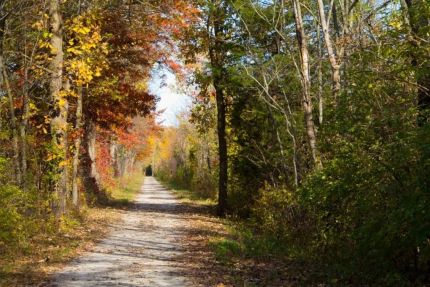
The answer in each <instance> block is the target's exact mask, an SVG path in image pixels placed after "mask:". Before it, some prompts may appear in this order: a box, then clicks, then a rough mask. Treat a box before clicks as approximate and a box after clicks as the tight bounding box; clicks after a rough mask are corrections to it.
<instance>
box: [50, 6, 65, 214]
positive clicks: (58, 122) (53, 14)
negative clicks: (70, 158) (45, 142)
mask: <svg viewBox="0 0 430 287" xmlns="http://www.w3.org/2000/svg"><path fill="white" fill-rule="evenodd" d="M60 6H61V4H60V1H59V0H50V1H49V19H50V29H51V34H52V37H51V54H52V60H51V65H50V69H51V79H50V84H49V88H50V95H51V99H52V101H53V103H54V113H55V116H54V117H53V118H52V120H51V136H52V144H53V147H54V151H52V152H54V153H58V155H57V154H56V156H58V157H59V163H58V167H57V170H56V173H57V174H58V175H59V179H58V180H54V194H55V196H56V197H57V198H56V200H55V201H56V202H54V204H53V209H54V212H55V214H56V215H57V216H61V215H62V214H64V212H65V208H66V197H67V167H66V154H65V153H66V151H67V146H66V129H67V104H68V103H67V99H66V98H65V97H64V96H63V95H61V90H62V86H63V66H64V56H63V20H62V15H61V7H60Z"/></svg>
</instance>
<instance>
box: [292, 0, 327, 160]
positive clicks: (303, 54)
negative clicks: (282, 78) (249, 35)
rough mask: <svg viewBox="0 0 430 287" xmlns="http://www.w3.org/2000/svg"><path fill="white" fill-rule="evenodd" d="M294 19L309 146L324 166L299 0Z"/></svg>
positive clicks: (295, 3) (313, 155) (295, 6)
mask: <svg viewBox="0 0 430 287" xmlns="http://www.w3.org/2000/svg"><path fill="white" fill-rule="evenodd" d="M293 6H294V19H295V23H296V36H297V42H298V45H299V49H300V63H301V65H300V69H301V71H300V76H301V83H302V90H303V91H302V105H303V111H304V114H305V124H306V134H307V136H308V140H309V146H310V149H311V153H312V159H313V162H314V164H315V166H316V167H317V168H321V167H322V163H321V159H320V158H319V154H318V150H317V138H316V134H315V124H314V119H313V115H312V109H313V108H312V100H311V81H310V74H309V51H308V42H307V38H306V34H305V31H304V27H303V19H302V12H301V7H300V1H299V0H293Z"/></svg>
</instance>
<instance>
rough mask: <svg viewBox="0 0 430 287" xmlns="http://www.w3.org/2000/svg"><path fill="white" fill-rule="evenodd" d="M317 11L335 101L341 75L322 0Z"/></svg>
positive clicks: (319, 0)
mask: <svg viewBox="0 0 430 287" xmlns="http://www.w3.org/2000/svg"><path fill="white" fill-rule="evenodd" d="M318 12H319V15H320V23H321V27H322V30H323V35H324V42H325V46H326V48H327V51H328V58H329V61H330V66H331V70H332V73H331V75H332V81H333V98H334V100H335V101H337V98H338V96H339V93H340V89H341V77H340V62H339V61H338V59H337V58H336V54H335V51H334V48H333V43H332V41H331V37H330V33H329V30H328V24H327V20H326V16H325V12H324V3H323V1H322V0H318Z"/></svg>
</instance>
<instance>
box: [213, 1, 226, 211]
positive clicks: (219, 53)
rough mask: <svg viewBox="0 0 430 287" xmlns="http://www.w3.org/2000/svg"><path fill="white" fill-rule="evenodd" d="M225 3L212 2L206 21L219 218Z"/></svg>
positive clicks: (223, 190)
mask: <svg viewBox="0 0 430 287" xmlns="http://www.w3.org/2000/svg"><path fill="white" fill-rule="evenodd" d="M224 5H226V4H225V3H223V1H220V0H212V9H213V10H212V11H211V14H210V15H209V19H208V34H209V38H210V39H209V54H210V60H211V66H212V74H213V79H212V80H213V85H214V88H215V97H216V105H217V132H218V156H219V177H218V210H217V213H218V215H219V216H225V213H226V211H227V196H228V192H227V183H228V156H227V138H226V118H225V117H226V102H225V95H224V89H223V82H225V81H224V80H225V79H224V77H225V74H226V71H225V69H224V67H223V64H224V61H225V51H224V41H223V38H224V31H223V26H224V21H225V10H224V9H225V7H224Z"/></svg>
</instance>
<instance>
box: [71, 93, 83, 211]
mask: <svg viewBox="0 0 430 287" xmlns="http://www.w3.org/2000/svg"><path fill="white" fill-rule="evenodd" d="M82 97H83V91H82V87H78V99H77V102H76V104H77V105H76V123H75V129H76V130H78V131H79V135H78V136H77V137H76V139H75V141H74V146H75V147H74V148H75V150H74V153H73V170H72V202H73V205H74V206H75V208H77V209H79V190H78V168H79V154H80V150H81V141H82V135H81V129H82Z"/></svg>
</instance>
